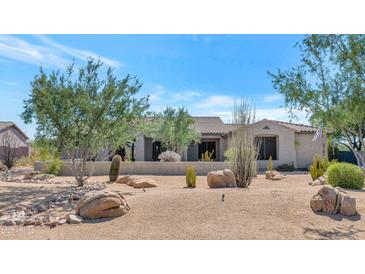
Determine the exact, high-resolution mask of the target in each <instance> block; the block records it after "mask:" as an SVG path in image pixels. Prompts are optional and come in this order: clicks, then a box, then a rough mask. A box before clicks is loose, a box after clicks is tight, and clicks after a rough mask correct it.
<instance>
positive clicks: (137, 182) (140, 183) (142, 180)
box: [115, 175, 157, 188]
mask: <svg viewBox="0 0 365 274" xmlns="http://www.w3.org/2000/svg"><path fill="white" fill-rule="evenodd" d="M115 183H117V184H126V185H128V186H131V187H134V188H150V187H157V185H156V181H155V180H153V179H150V178H146V177H138V176H129V175H125V176H122V177H120V178H119V179H118V180H116V181H115Z"/></svg>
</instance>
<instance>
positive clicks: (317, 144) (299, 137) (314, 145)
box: [295, 133, 327, 168]
mask: <svg viewBox="0 0 365 274" xmlns="http://www.w3.org/2000/svg"><path fill="white" fill-rule="evenodd" d="M313 137H314V134H303V133H302V134H296V135H295V139H296V146H295V147H296V154H297V165H298V168H307V167H308V166H309V165H310V164H311V163H312V159H313V156H314V154H316V153H318V154H320V155H321V156H324V155H327V146H326V142H327V137H326V136H324V137H323V138H321V139H318V140H316V141H314V142H313V141H312V139H313Z"/></svg>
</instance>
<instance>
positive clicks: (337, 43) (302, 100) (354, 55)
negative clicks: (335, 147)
mask: <svg viewBox="0 0 365 274" xmlns="http://www.w3.org/2000/svg"><path fill="white" fill-rule="evenodd" d="M298 45H299V49H300V51H301V54H302V59H301V61H300V63H299V64H298V66H296V67H293V68H291V69H289V70H285V71H281V70H279V71H278V72H276V73H269V74H270V75H271V76H272V80H273V85H274V87H275V88H276V89H277V90H278V91H279V92H280V93H281V94H282V95H284V98H285V104H286V106H287V107H288V108H289V110H290V111H293V110H294V109H297V110H304V111H306V112H307V113H308V116H309V117H310V120H311V122H312V123H313V124H315V125H317V126H318V125H324V126H327V127H330V128H332V129H334V130H335V131H336V135H337V136H338V139H339V140H340V141H342V142H343V143H344V144H345V145H346V146H347V147H348V148H349V149H350V150H351V151H353V152H354V154H355V157H356V159H357V162H358V165H359V166H360V167H361V168H362V169H363V170H364V171H365V154H364V145H365V107H364V106H365V36H364V35H308V36H306V37H305V38H304V39H303V41H301V42H300V43H299V44H298Z"/></svg>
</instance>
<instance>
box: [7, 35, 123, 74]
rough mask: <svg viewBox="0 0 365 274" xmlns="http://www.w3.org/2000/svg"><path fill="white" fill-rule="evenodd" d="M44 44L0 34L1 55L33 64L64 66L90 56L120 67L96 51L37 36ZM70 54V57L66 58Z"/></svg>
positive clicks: (116, 62)
mask: <svg viewBox="0 0 365 274" xmlns="http://www.w3.org/2000/svg"><path fill="white" fill-rule="evenodd" d="M37 37H38V38H39V39H40V41H41V42H42V44H33V43H30V42H28V41H26V40H24V39H20V38H18V37H15V36H12V35H0V56H2V57H5V58H7V59H11V60H17V61H21V62H25V63H29V64H33V65H37V66H39V65H42V66H45V67H59V68H64V67H66V66H67V65H69V64H71V62H72V60H71V58H69V57H73V58H76V59H80V60H83V61H85V60H87V58H88V57H93V58H95V59H98V58H100V60H101V61H102V62H103V63H104V64H106V65H109V66H112V67H119V66H120V65H121V63H120V62H118V61H115V60H112V59H109V58H106V57H104V56H99V55H98V54H96V53H94V52H90V51H87V50H81V49H75V48H71V47H67V46H64V45H61V44H58V43H56V42H54V41H53V40H51V39H49V38H48V37H46V36H37ZM66 56H68V58H66Z"/></svg>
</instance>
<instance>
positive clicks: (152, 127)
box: [144, 107, 201, 153]
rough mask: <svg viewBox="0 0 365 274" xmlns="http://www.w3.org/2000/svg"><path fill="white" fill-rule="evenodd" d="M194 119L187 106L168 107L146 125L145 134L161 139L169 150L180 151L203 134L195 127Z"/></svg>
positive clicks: (197, 140) (198, 139)
mask: <svg viewBox="0 0 365 274" xmlns="http://www.w3.org/2000/svg"><path fill="white" fill-rule="evenodd" d="M193 124H194V120H193V118H192V117H191V116H190V114H189V112H188V111H187V110H186V109H185V108H177V109H174V108H172V107H166V108H165V109H164V110H163V111H162V112H160V113H157V114H156V115H155V116H154V117H153V118H152V119H151V120H150V123H149V125H148V126H147V127H146V129H145V131H144V133H145V135H147V136H149V137H151V138H152V139H154V140H156V141H160V142H161V143H162V144H163V145H164V146H165V147H166V149H167V150H171V151H175V152H177V153H180V152H181V151H183V150H185V149H187V147H188V146H189V144H191V143H192V142H200V139H201V135H200V133H199V132H197V131H196V130H195V129H194V128H193Z"/></svg>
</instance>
